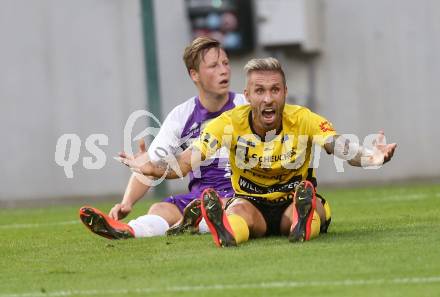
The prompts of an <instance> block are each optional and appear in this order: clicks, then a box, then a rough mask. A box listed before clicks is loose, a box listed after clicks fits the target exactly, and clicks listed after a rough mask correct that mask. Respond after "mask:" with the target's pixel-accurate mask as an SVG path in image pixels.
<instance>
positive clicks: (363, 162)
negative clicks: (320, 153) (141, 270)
mask: <svg viewBox="0 0 440 297" xmlns="http://www.w3.org/2000/svg"><path fill="white" fill-rule="evenodd" d="M324 147H325V149H326V151H327V152H329V153H332V154H334V155H335V156H336V157H338V158H340V159H342V160H346V161H347V163H348V164H350V165H351V166H355V167H365V166H374V165H377V164H373V163H374V161H373V158H372V151H371V150H369V149H367V148H365V147H363V146H361V145H359V144H358V143H354V142H350V140H349V139H346V138H344V137H342V136H339V135H337V136H335V137H333V139H332V140H331V141H330V142H329V143H327V144H325V146H324Z"/></svg>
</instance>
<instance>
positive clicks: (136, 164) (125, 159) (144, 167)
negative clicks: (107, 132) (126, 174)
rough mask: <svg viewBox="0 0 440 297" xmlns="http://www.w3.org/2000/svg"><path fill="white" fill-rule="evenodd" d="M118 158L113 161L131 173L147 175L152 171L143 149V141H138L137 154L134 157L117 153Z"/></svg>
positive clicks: (145, 151)
mask: <svg viewBox="0 0 440 297" xmlns="http://www.w3.org/2000/svg"><path fill="white" fill-rule="evenodd" d="M118 156H119V157H116V158H115V159H116V160H117V161H119V162H121V163H122V164H125V165H127V166H128V167H130V169H131V171H133V172H136V173H140V174H144V175H149V173H150V172H151V170H152V168H151V162H150V158H149V157H148V154H147V150H146V149H145V141H144V140H143V139H141V140H139V152H137V153H136V154H134V155H128V154H127V153H125V152H120V153H118Z"/></svg>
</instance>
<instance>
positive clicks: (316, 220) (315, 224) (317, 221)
mask: <svg viewBox="0 0 440 297" xmlns="http://www.w3.org/2000/svg"><path fill="white" fill-rule="evenodd" d="M320 229H321V218H320V217H319V214H318V212H317V211H316V210H315V211H314V212H313V219H312V232H311V233H310V239H312V238H315V237H318V235H319V230H320Z"/></svg>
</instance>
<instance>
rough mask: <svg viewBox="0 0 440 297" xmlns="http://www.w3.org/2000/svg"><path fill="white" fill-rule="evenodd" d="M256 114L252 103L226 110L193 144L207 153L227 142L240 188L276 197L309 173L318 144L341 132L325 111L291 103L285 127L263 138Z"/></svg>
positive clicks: (234, 181) (242, 192)
mask: <svg viewBox="0 0 440 297" xmlns="http://www.w3.org/2000/svg"><path fill="white" fill-rule="evenodd" d="M251 116H252V115H251V107H250V106H249V105H244V106H238V107H236V108H234V109H232V110H229V111H227V112H225V113H223V114H222V115H221V116H219V117H218V118H216V119H214V120H212V121H211V122H210V123H209V124H208V125H207V126H206V127H205V129H204V130H203V132H202V133H201V135H200V138H199V139H198V140H197V141H196V142H194V144H193V146H194V147H195V148H197V149H199V150H200V151H201V153H202V154H203V156H204V157H205V158H209V156H211V155H212V154H214V153H215V152H216V151H217V150H218V149H219V148H220V147H226V148H227V149H229V152H230V153H229V161H230V165H231V171H232V176H231V181H232V186H233V188H234V191H235V193H236V194H238V195H246V196H255V197H260V198H265V199H267V200H274V201H276V200H279V198H281V197H284V196H285V195H286V193H289V192H292V191H293V190H294V188H295V186H296V185H297V184H298V183H299V182H300V181H301V180H304V179H306V178H307V175H308V173H309V172H308V168H309V163H310V158H311V153H312V145H313V143H317V144H319V145H321V146H323V145H324V143H325V141H326V140H327V138H328V137H330V136H333V135H335V134H336V132H335V130H334V129H333V127H332V125H331V123H330V122H328V121H327V120H326V119H325V118H323V117H322V116H320V115H318V114H316V113H313V112H311V111H310V110H309V109H307V108H305V107H302V106H297V105H288V104H286V105H285V107H284V111H283V122H282V129H281V131H278V132H276V133H275V131H271V132H269V133H268V134H266V137H265V139H263V140H262V139H261V138H260V137H259V136H258V135H256V133H254V132H253V131H252V127H251V125H250V119H251Z"/></svg>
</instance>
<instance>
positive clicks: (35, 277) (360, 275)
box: [0, 185, 440, 297]
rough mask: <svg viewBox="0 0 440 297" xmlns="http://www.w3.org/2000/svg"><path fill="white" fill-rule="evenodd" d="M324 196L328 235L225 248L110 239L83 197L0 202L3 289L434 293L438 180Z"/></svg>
mask: <svg viewBox="0 0 440 297" xmlns="http://www.w3.org/2000/svg"><path fill="white" fill-rule="evenodd" d="M322 194H323V195H324V197H326V198H327V199H328V200H329V202H330V204H331V206H332V211H333V222H332V225H331V227H330V232H329V234H326V235H322V236H320V237H319V238H318V239H315V240H312V241H310V242H307V243H305V244H291V243H289V242H288V240H287V239H286V238H283V237H272V238H264V239H259V240H252V241H250V242H248V243H246V244H244V245H242V246H240V247H239V248H229V249H219V248H216V247H215V246H214V244H213V242H212V239H211V237H210V235H196V236H190V235H184V236H178V237H156V238H147V239H138V240H126V241H110V240H107V239H104V238H100V237H98V236H95V235H93V234H92V233H91V232H89V231H88V230H86V228H85V227H84V226H82V225H81V224H80V223H79V220H78V216H77V211H78V208H79V207H80V206H81V205H75V206H72V207H52V208H41V209H12V210H10V209H8V210H1V211H0V234H1V239H0V257H1V261H0V263H1V265H0V267H1V273H0V297H6V296H8V297H12V296H14V297H25V296H26V297H30V296H122V295H123V296H179V297H180V296H252V297H257V296H417V297H419V296H439V295H440V232H439V231H440V220H439V219H440V185H427V186H426V185H420V186H411V187H397V186H395V187H376V188H365V189H345V190H331V191H323V192H322ZM91 203H92V201H91ZM150 203H152V201H148V202H147V203H145V202H141V203H140V204H139V205H137V207H136V210H135V212H134V213H133V214H131V215H130V218H134V217H136V216H137V215H140V214H142V212H143V211H144V210H145V209H146V208H147V207H148V205H146V204H150ZM96 206H97V207H100V208H102V209H103V210H105V211H107V210H108V209H109V208H110V206H111V205H110V204H99V205H96Z"/></svg>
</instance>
